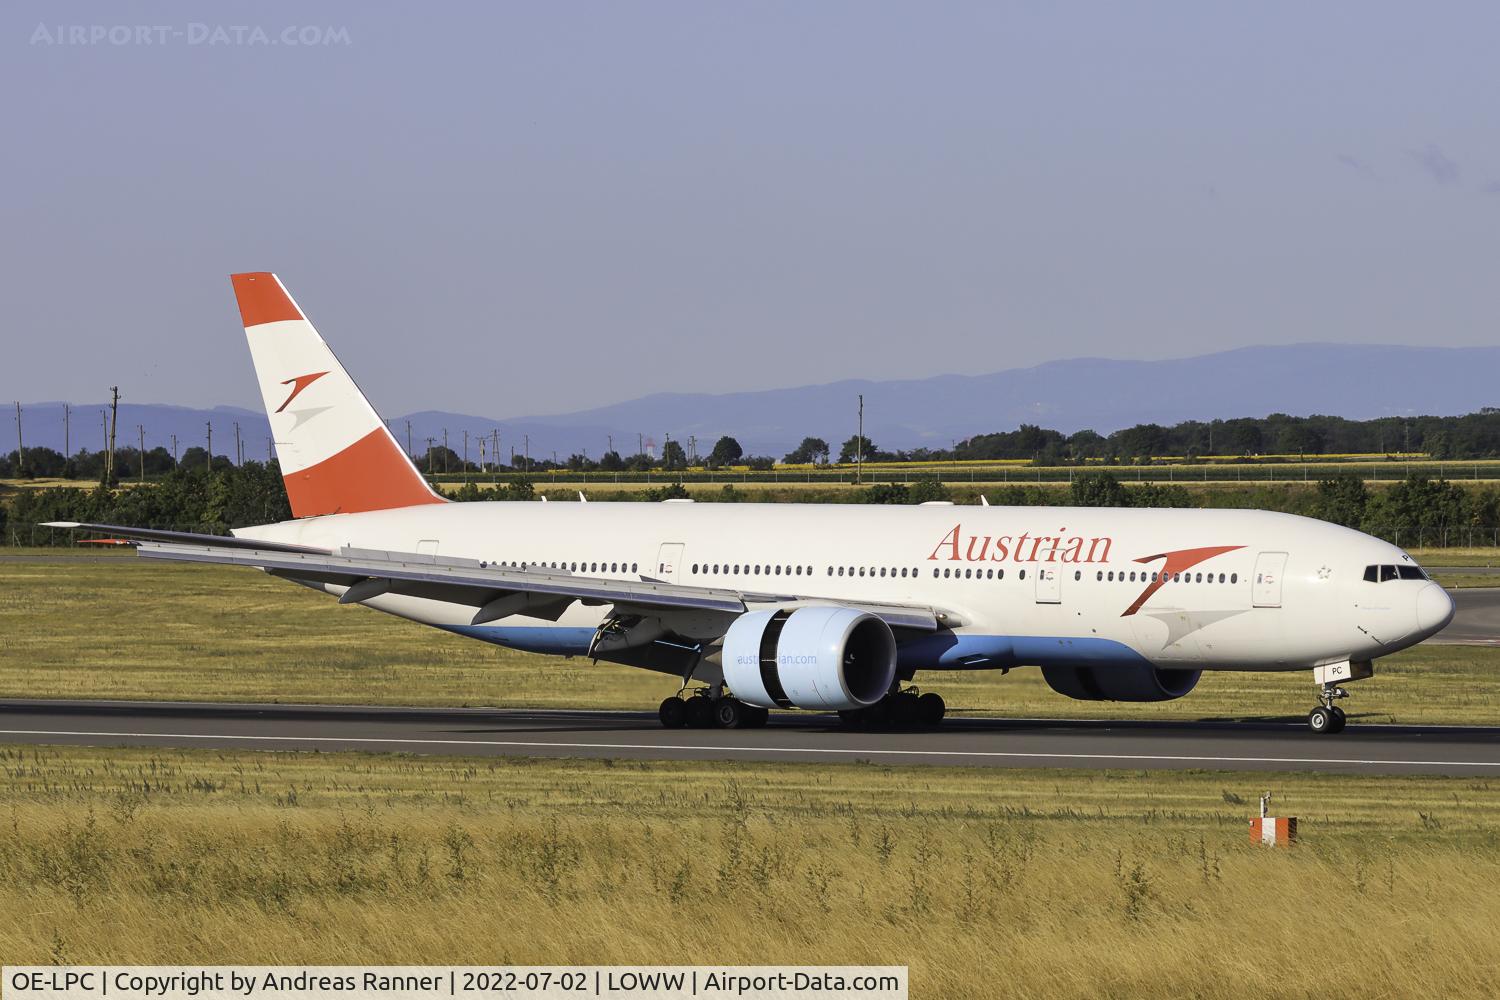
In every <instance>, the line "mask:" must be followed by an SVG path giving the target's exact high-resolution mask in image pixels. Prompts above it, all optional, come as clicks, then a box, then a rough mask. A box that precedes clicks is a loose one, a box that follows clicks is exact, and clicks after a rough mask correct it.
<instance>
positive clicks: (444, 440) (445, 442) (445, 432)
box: [443, 427, 448, 472]
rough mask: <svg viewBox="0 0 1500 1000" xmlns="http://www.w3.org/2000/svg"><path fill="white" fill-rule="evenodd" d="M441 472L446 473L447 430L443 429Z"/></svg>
mask: <svg viewBox="0 0 1500 1000" xmlns="http://www.w3.org/2000/svg"><path fill="white" fill-rule="evenodd" d="M443 471H444V472H447V471H448V428H446V427H444V428H443Z"/></svg>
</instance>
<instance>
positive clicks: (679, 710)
mask: <svg viewBox="0 0 1500 1000" xmlns="http://www.w3.org/2000/svg"><path fill="white" fill-rule="evenodd" d="M656 715H657V718H659V719H660V720H661V724H662V725H663V726H665V727H667V728H668V729H681V728H683V727H684V726H685V727H687V728H688V729H758V728H760V727H761V726H764V725H765V724H766V723H767V722H768V721H769V720H770V718H771V713H770V711H769V710H768V709H764V708H758V707H756V706H755V705H747V704H745V703H744V702H742V701H740V700H739V699H738V698H731V697H730V696H729V695H727V694H726V695H722V696H721V697H718V698H715V697H713V696H712V695H710V693H709V691H708V689H707V688H700V689H699V690H698V691H697V692H695V693H693V694H690V695H688V696H687V697H686V698H683V697H680V696H678V695H675V694H674V695H673V696H672V697H670V698H668V699H666V700H665V701H663V702H662V703H661V707H660V708H658V709H657V711H656Z"/></svg>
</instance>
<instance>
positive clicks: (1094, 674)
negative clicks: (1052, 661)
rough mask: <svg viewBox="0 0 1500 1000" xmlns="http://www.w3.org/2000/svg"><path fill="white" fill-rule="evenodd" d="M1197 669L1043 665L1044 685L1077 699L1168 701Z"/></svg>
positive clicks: (1192, 682)
mask: <svg viewBox="0 0 1500 1000" xmlns="http://www.w3.org/2000/svg"><path fill="white" fill-rule="evenodd" d="M1202 674H1203V671H1201V670H1163V669H1161V668H1160V667H1153V666H1150V665H1149V664H1132V665H1130V666H1123V667H1043V668H1042V676H1043V677H1044V678H1046V680H1047V685H1048V686H1049V687H1051V688H1052V690H1054V691H1056V692H1057V693H1058V694H1065V695H1067V696H1068V697H1069V698H1077V699H1078V700H1079V701H1171V700H1172V699H1173V698H1181V697H1182V696H1183V695H1185V694H1187V693H1188V692H1189V691H1191V690H1192V689H1193V688H1194V687H1196V686H1197V684H1198V678H1199V677H1200V676H1202Z"/></svg>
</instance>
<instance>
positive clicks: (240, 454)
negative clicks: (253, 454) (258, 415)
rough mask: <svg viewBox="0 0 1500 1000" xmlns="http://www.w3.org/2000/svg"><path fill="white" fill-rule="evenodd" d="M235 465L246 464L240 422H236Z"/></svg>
mask: <svg viewBox="0 0 1500 1000" xmlns="http://www.w3.org/2000/svg"><path fill="white" fill-rule="evenodd" d="M234 464H235V465H244V464H245V450H244V449H243V448H241V447H240V422H239V421H238V420H236V421H235V422H234Z"/></svg>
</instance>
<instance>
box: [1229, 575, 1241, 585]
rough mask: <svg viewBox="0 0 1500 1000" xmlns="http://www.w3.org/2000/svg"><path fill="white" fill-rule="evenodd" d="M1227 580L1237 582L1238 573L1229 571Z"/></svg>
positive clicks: (1238, 579)
mask: <svg viewBox="0 0 1500 1000" xmlns="http://www.w3.org/2000/svg"><path fill="white" fill-rule="evenodd" d="M1229 582H1230V583H1239V582H1240V575H1239V574H1238V573H1230V574H1229Z"/></svg>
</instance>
